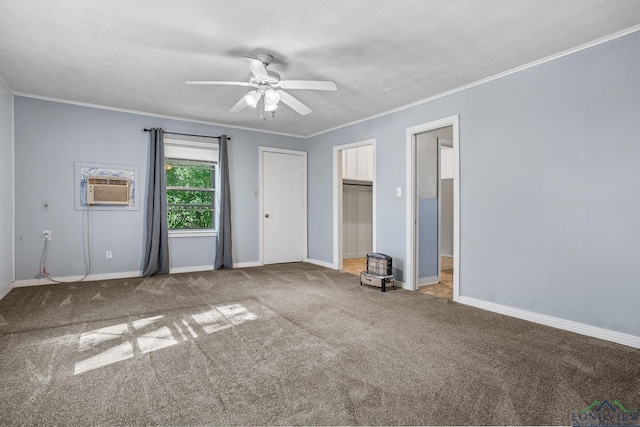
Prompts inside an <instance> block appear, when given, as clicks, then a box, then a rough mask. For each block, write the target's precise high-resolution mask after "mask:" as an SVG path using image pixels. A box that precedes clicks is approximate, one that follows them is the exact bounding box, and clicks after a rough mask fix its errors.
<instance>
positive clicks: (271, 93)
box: [264, 89, 280, 111]
mask: <svg viewBox="0 0 640 427" xmlns="http://www.w3.org/2000/svg"><path fill="white" fill-rule="evenodd" d="M264 100H265V103H266V104H267V105H275V106H276V108H277V106H278V102H280V94H279V93H278V92H276V91H275V90H273V89H267V90H266V91H265V92H264ZM267 111H271V110H267Z"/></svg>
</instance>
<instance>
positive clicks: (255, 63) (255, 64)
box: [244, 56, 269, 79]
mask: <svg viewBox="0 0 640 427" xmlns="http://www.w3.org/2000/svg"><path fill="white" fill-rule="evenodd" d="M244 59H246V60H247V62H248V63H249V69H250V70H251V73H253V75H254V76H256V77H258V78H259V79H268V78H269V74H268V73H267V68H266V67H265V66H264V63H263V62H262V61H260V60H259V59H256V58H249V57H248V56H245V57H244Z"/></svg>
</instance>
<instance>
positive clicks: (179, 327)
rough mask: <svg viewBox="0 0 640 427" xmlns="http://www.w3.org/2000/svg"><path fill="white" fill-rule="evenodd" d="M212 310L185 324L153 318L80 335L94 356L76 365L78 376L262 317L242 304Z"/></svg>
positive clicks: (80, 346)
mask: <svg viewBox="0 0 640 427" xmlns="http://www.w3.org/2000/svg"><path fill="white" fill-rule="evenodd" d="M210 307H211V308H210V309H208V310H204V311H200V312H198V313H194V314H187V315H184V316H183V318H182V319H180V320H181V321H175V319H174V318H166V317H165V316H164V315H160V316H152V317H146V318H143V319H138V320H133V321H128V322H123V323H118V324H115V325H112V326H107V327H104V328H99V329H95V330H93V331H89V332H86V333H82V334H80V339H79V343H78V351H79V352H80V353H94V354H92V355H90V356H88V357H86V358H84V359H83V360H81V361H79V362H78V363H76V365H75V370H74V375H79V374H82V373H85V372H88V371H91V370H94V369H98V368H102V367H105V366H108V365H112V364H114V363H118V362H122V361H124V360H128V359H132V358H134V357H136V355H143V354H147V353H151V352H154V351H157V350H161V349H163V348H167V347H171V346H174V345H177V344H180V343H183V342H186V341H189V340H193V339H196V338H198V336H199V334H198V332H197V331H200V332H201V333H203V334H207V335H208V334H212V333H215V332H218V331H221V330H224V329H227V328H231V327H234V326H237V325H240V324H242V323H244V322H248V321H251V320H256V319H257V318H258V316H257V315H256V314H255V313H252V312H251V311H249V309H247V308H246V307H245V306H244V305H242V304H239V303H235V304H223V305H217V306H210ZM123 341H124V342H123Z"/></svg>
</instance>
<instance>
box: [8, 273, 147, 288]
mask: <svg viewBox="0 0 640 427" xmlns="http://www.w3.org/2000/svg"><path fill="white" fill-rule="evenodd" d="M141 275H142V272H141V271H122V272H119V273H101V274H90V275H88V276H87V278H86V279H84V280H83V282H91V281H94V280H110V279H128V278H130V277H140V276H141ZM83 277H84V275H78V276H64V277H54V279H55V280H58V281H60V282H76V281H78V280H80V279H82V278H83ZM55 284H56V282H52V281H51V280H48V279H44V278H42V279H24V280H16V281H15V282H13V287H14V288H21V287H24V286H42V285H55Z"/></svg>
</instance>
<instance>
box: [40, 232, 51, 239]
mask: <svg viewBox="0 0 640 427" xmlns="http://www.w3.org/2000/svg"><path fill="white" fill-rule="evenodd" d="M42 240H51V231H49V230H45V231H43V232H42Z"/></svg>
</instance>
